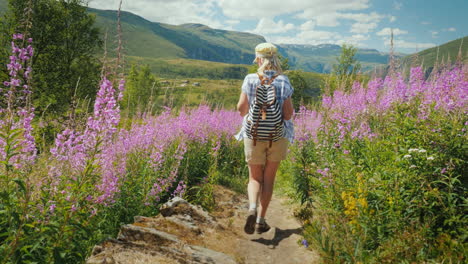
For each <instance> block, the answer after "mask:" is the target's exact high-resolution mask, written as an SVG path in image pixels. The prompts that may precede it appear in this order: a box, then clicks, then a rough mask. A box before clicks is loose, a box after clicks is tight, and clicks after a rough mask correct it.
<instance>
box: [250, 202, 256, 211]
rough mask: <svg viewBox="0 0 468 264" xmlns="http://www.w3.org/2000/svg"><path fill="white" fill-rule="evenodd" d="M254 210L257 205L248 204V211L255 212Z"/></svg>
mask: <svg viewBox="0 0 468 264" xmlns="http://www.w3.org/2000/svg"><path fill="white" fill-rule="evenodd" d="M255 210H257V204H256V203H250V205H249V211H255Z"/></svg>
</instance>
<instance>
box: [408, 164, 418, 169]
mask: <svg viewBox="0 0 468 264" xmlns="http://www.w3.org/2000/svg"><path fill="white" fill-rule="evenodd" d="M416 167H417V166H416V165H414V164H413V165H411V166H409V168H410V169H414V168H416Z"/></svg>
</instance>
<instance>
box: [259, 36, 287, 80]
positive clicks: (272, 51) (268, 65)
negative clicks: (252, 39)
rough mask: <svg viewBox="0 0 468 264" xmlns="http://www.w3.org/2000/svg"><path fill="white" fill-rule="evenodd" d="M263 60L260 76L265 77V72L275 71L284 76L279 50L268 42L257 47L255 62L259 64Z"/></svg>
mask: <svg viewBox="0 0 468 264" xmlns="http://www.w3.org/2000/svg"><path fill="white" fill-rule="evenodd" d="M259 60H261V65H260V67H259V68H258V70H257V73H258V74H259V75H263V73H264V72H265V70H274V71H276V73H277V74H282V73H283V70H282V69H281V61H280V60H279V58H278V48H277V47H276V46H275V45H273V44H271V43H268V42H265V43H260V44H258V45H257V46H256V47H255V60H254V63H258V61H259Z"/></svg>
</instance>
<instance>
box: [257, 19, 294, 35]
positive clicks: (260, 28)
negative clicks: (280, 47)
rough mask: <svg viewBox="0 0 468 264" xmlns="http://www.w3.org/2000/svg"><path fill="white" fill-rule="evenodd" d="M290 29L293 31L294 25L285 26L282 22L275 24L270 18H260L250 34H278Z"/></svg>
mask: <svg viewBox="0 0 468 264" xmlns="http://www.w3.org/2000/svg"><path fill="white" fill-rule="evenodd" d="M292 29H294V25H293V24H291V23H287V24H286V23H285V22H284V21H283V20H280V21H278V22H275V21H273V19H270V18H262V19H260V21H259V22H258V24H257V27H256V28H255V29H254V30H252V32H253V33H257V34H279V33H286V32H287V31H289V30H292Z"/></svg>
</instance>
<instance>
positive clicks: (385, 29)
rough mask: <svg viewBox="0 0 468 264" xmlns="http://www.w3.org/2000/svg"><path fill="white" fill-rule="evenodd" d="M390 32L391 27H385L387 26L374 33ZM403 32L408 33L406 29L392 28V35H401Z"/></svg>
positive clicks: (387, 33) (383, 33)
mask: <svg viewBox="0 0 468 264" xmlns="http://www.w3.org/2000/svg"><path fill="white" fill-rule="evenodd" d="M391 32H392V29H391V28H388V27H387V28H384V29H382V30H380V31H379V32H377V33H376V34H377V36H390V35H391ZM403 34H408V31H406V30H402V29H399V28H394V29H393V35H394V36H397V35H403Z"/></svg>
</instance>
